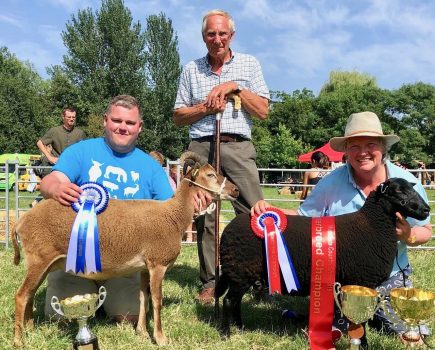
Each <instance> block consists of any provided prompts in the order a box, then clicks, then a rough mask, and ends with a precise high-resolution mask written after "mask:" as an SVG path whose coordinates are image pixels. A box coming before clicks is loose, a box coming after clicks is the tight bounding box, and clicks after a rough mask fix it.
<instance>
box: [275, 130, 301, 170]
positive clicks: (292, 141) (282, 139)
mask: <svg viewBox="0 0 435 350" xmlns="http://www.w3.org/2000/svg"><path fill="white" fill-rule="evenodd" d="M308 150H309V149H308V148H307V147H305V146H304V145H303V143H302V142H301V141H300V140H299V139H296V138H295V137H294V136H293V135H292V134H291V132H290V130H288V129H287V128H286V127H285V126H284V125H282V124H281V125H279V127H278V133H277V135H275V136H274V137H273V140H272V155H273V158H271V160H270V165H271V166H272V167H276V168H292V167H297V165H298V161H297V158H298V156H299V155H300V154H301V153H305V152H307V151H308Z"/></svg>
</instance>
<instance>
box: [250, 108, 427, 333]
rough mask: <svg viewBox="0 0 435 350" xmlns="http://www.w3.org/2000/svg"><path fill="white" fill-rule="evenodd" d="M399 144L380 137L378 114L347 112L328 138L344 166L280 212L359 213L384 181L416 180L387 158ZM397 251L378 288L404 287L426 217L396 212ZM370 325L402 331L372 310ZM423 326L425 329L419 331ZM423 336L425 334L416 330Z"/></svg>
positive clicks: (423, 238)
mask: <svg viewBox="0 0 435 350" xmlns="http://www.w3.org/2000/svg"><path fill="white" fill-rule="evenodd" d="M398 141H399V137H398V136H396V135H384V133H383V131H382V126H381V122H380V120H379V118H378V116H377V115H376V114H375V113H372V112H361V113H354V114H351V115H350V117H349V118H348V121H347V125H346V129H345V132H344V136H343V137H333V138H332V139H331V140H330V143H331V147H332V148H333V149H334V150H336V151H341V152H345V155H346V158H347V162H346V165H344V166H342V167H340V168H338V169H336V170H334V171H333V172H332V173H330V174H329V175H327V176H325V177H324V178H323V179H322V180H321V181H320V182H319V183H318V184H317V185H316V187H315V188H314V190H313V191H312V192H311V194H310V195H309V196H308V197H307V199H306V200H305V202H304V203H302V205H301V206H300V208H299V209H298V211H297V212H294V211H285V212H286V213H287V214H299V215H304V216H336V215H341V214H346V213H352V212H354V211H357V210H359V209H360V208H361V207H362V206H363V204H364V202H365V200H366V198H367V196H368V194H369V193H370V192H371V191H373V190H375V189H376V187H377V186H378V185H379V184H380V183H382V182H384V181H386V180H387V179H388V178H390V177H400V178H403V179H406V180H408V181H410V182H416V181H415V180H416V179H415V176H414V175H412V174H411V173H410V172H408V171H407V170H405V169H402V168H400V167H398V166H396V165H394V164H393V163H391V162H390V161H389V160H388V159H387V153H388V151H389V150H390V148H391V146H392V145H394V144H395V143H396V142H398ZM414 188H415V189H416V190H417V192H418V193H419V194H420V195H421V196H422V197H423V198H424V199H425V201H426V202H428V200H427V195H426V193H425V191H424V189H423V187H422V186H421V184H420V183H417V184H416V185H415V186H414ZM268 206H270V205H269V204H268V203H266V202H265V201H259V202H257V203H256V204H255V206H254V207H253V208H252V213H254V212H255V213H257V214H259V213H261V212H264V211H265V207H268ZM396 231H397V232H396V233H397V239H398V253H397V257H396V260H395V261H394V264H393V269H392V271H391V274H390V277H389V278H388V279H387V280H386V281H384V283H382V286H384V287H386V288H387V289H391V288H392V287H393V286H395V287H397V286H410V285H411V281H410V280H409V276H410V274H411V271H412V270H411V267H410V265H409V261H408V256H407V253H406V247H407V245H409V246H415V245H419V244H423V243H426V242H427V241H428V240H429V239H431V237H432V228H431V226H430V219H429V218H428V219H426V220H423V221H418V220H415V219H412V218H408V219H406V220H405V219H404V218H403V217H402V216H401V215H400V214H399V213H397V227H396ZM334 325H335V326H337V327H338V328H340V329H341V330H343V331H345V330H346V328H347V322H346V321H345V320H343V319H338V318H337V317H336V320H335V321H334ZM374 326H375V327H377V328H380V327H382V328H383V330H384V331H385V332H388V333H397V334H401V333H402V332H404V329H403V328H401V327H400V326H398V325H393V324H392V323H391V322H389V321H388V320H387V319H386V318H385V316H384V315H383V313H382V312H381V311H380V312H377V314H376V315H375V317H374ZM423 328H425V327H423ZM422 333H423V334H425V333H426V334H427V333H428V330H427V328H426V329H422Z"/></svg>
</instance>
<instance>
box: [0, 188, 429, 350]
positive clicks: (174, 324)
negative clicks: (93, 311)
mask: <svg viewBox="0 0 435 350" xmlns="http://www.w3.org/2000/svg"><path fill="white" fill-rule="evenodd" d="M429 192H430V193H429V196H430V198H431V199H432V200H434V199H435V198H434V197H435V191H429ZM265 197H266V198H277V197H278V196H277V193H276V189H274V188H268V189H267V190H265ZM281 198H285V199H287V200H288V199H294V198H295V197H294V195H290V196H282V197H281ZM276 205H278V206H281V207H290V208H296V207H297V206H298V203H297V202H281V203H276ZM22 206H23V205H21V204H20V207H22ZM223 208H229V206H228V203H224V205H223ZM223 216H225V217H228V218H230V217H231V214H229V213H226V212H225V213H224V214H223ZM432 220H433V218H432ZM409 255H410V260H411V263H412V266H413V268H414V276H413V281H414V286H416V287H420V288H424V289H429V290H431V291H435V251H415V250H414V251H411V252H410V253H409ZM12 260H13V252H12V250H11V249H9V250H5V249H4V248H3V247H1V248H0V271H1V272H0V325H1V327H0V349H12V345H11V342H12V336H13V325H14V294H15V292H16V290H17V289H18V287H19V285H20V284H21V282H22V280H23V277H24V272H25V270H24V269H25V267H24V263H23V261H22V262H21V264H20V265H19V266H14V265H13V263H12ZM199 288H200V284H199V280H198V258H197V252H196V246H195V245H189V246H183V248H182V251H181V255H180V257H179V258H178V260H177V262H176V264H175V266H174V267H173V268H172V269H171V270H170V271H169V272H168V273H167V275H166V278H165V281H164V287H163V289H164V299H163V312H162V322H163V328H164V330H165V332H166V335H167V336H168V337H169V339H170V344H169V345H168V346H166V347H163V349H168V350H175V349H177V350H178V349H219V350H230V349H231V350H233V349H234V350H245V349H246V350H248V349H249V350H250V349H253V350H260V349H286V350H301V349H309V347H308V341H307V339H306V338H305V337H304V335H303V333H302V330H303V329H304V328H306V326H307V325H306V322H304V321H297V322H295V321H291V320H288V319H282V318H281V311H282V309H284V308H287V309H291V310H295V311H297V312H299V313H300V314H302V315H306V314H307V313H308V301H307V299H306V298H302V297H275V298H274V299H273V300H272V302H269V303H264V302H257V301H255V300H254V299H253V298H252V296H251V295H246V296H245V298H244V303H243V311H242V312H243V315H244V321H245V325H246V329H245V330H244V331H243V332H240V331H238V330H236V329H235V328H234V329H233V336H232V337H231V338H230V339H229V340H221V339H220V337H219V333H218V332H217V330H216V327H215V325H216V322H215V319H214V308H213V306H202V305H198V304H196V303H195V301H194V298H195V296H196V294H197V293H198V291H199ZM44 296H45V284H44V285H43V286H41V287H40V289H39V290H38V293H37V295H36V300H35V320H36V324H35V328H34V329H32V330H28V331H27V333H26V336H25V343H26V346H25V349H41V350H42V349H43V350H45V349H47V350H49V349H53V350H54V349H55V350H59V349H70V348H71V340H72V339H73V337H74V336H75V334H76V333H77V325H76V324H75V323H72V324H70V325H69V326H61V325H59V324H57V323H49V322H46V321H44V319H43V303H44ZM90 324H91V328H92V330H93V332H94V333H95V334H96V335H97V336H98V338H99V344H100V348H101V350H106V349H157V346H156V345H154V344H152V343H151V342H150V341H149V340H147V339H141V338H139V337H137V336H136V335H135V334H134V330H133V328H132V327H131V326H130V325H128V324H120V325H117V324H112V323H110V322H109V321H108V320H107V319H105V318H102V317H99V318H97V319H92V320H91V322H90ZM148 324H149V328H152V320H149V322H148ZM430 328H431V329H432V330H433V331H435V321H433V322H432V323H431V324H430ZM368 337H369V343H370V344H371V349H375V350H383V349H385V350H395V349H397V350H398V349H403V348H404V347H403V345H402V344H401V343H400V342H399V341H398V340H397V339H396V338H395V337H390V336H385V335H382V334H379V333H377V332H375V331H374V330H372V329H369V331H368ZM346 348H347V342H346V339H345V338H343V339H342V340H341V341H340V342H339V344H338V347H337V349H339V350H341V349H346Z"/></svg>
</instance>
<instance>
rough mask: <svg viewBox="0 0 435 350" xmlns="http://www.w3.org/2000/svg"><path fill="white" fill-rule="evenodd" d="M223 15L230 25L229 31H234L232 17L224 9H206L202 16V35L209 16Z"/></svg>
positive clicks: (234, 26) (234, 25)
mask: <svg viewBox="0 0 435 350" xmlns="http://www.w3.org/2000/svg"><path fill="white" fill-rule="evenodd" d="M215 15H218V16H223V17H225V18H228V24H229V25H230V30H231V33H234V32H235V31H236V24H235V23H234V20H233V17H231V15H230V14H229V13H228V12H226V11H224V10H219V9H215V10H210V11H208V12H207V13H206V14H205V15H204V17H203V18H202V35H204V34H205V28H206V27H207V20H208V18H209V17H210V16H215Z"/></svg>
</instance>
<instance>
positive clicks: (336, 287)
mask: <svg viewBox="0 0 435 350" xmlns="http://www.w3.org/2000/svg"><path fill="white" fill-rule="evenodd" d="M338 295H341V284H340V282H335V283H334V299H335V304H337V307H338V308H339V309H340V312H341V317H343V309H342V308H341V304H340V301H339V300H338Z"/></svg>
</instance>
